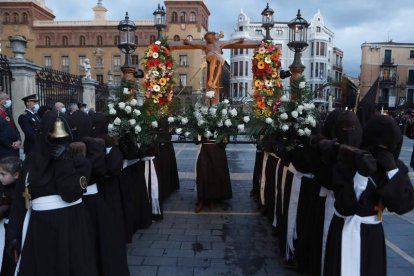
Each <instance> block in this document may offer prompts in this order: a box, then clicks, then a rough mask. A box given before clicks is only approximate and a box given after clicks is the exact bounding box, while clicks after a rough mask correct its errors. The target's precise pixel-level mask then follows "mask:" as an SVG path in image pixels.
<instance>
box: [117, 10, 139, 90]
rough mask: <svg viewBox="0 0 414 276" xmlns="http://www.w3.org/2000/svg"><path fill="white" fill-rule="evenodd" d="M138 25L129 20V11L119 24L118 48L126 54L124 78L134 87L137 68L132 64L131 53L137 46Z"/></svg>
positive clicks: (123, 70) (123, 69)
mask: <svg viewBox="0 0 414 276" xmlns="http://www.w3.org/2000/svg"><path fill="white" fill-rule="evenodd" d="M136 29H137V27H136V26H135V23H134V22H133V21H131V20H129V16H128V12H126V14H125V19H124V20H121V21H120V22H119V24H118V30H119V44H118V48H119V49H120V50H121V51H122V52H123V53H124V54H125V63H124V65H122V67H121V70H122V73H123V76H122V79H123V80H125V81H128V82H129V83H130V85H131V87H133V85H134V84H135V76H134V74H135V71H136V68H135V67H133V66H132V64H131V54H132V53H133V52H134V51H135V49H136V48H137V45H136V44H135V30H136Z"/></svg>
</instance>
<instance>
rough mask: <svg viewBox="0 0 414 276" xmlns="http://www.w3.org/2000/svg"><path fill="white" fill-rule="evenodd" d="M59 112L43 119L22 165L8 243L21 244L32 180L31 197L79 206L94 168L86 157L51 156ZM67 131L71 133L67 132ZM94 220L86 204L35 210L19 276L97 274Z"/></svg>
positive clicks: (28, 230)
mask: <svg viewBox="0 0 414 276" xmlns="http://www.w3.org/2000/svg"><path fill="white" fill-rule="evenodd" d="M56 118H57V113H56V112H48V113H47V114H45V116H44V118H43V120H42V122H41V124H40V127H39V129H40V132H39V135H38V138H37V140H36V144H35V148H34V150H33V152H32V153H31V154H29V155H28V156H27V157H26V159H25V162H24V164H23V168H22V171H21V173H20V177H19V179H18V181H17V185H16V190H15V199H14V201H13V205H12V208H11V214H10V222H9V224H8V231H7V233H6V234H7V237H6V239H7V240H8V241H12V240H15V239H21V231H22V225H23V220H24V216H25V213H26V208H25V204H24V200H23V199H22V193H23V191H24V188H25V183H26V181H25V178H26V175H27V173H29V175H28V183H29V185H28V189H29V192H30V194H31V198H32V200H33V199H36V198H39V197H44V196H49V195H58V196H60V197H61V198H62V200H63V201H66V202H68V203H71V202H75V201H77V200H79V199H80V198H81V197H82V194H83V192H84V189H83V188H82V185H80V183H81V180H82V179H84V178H85V177H86V179H88V178H89V175H90V171H91V165H90V163H89V161H88V160H87V159H85V158H84V157H78V158H72V157H70V156H69V155H68V154H66V152H65V151H64V152H63V154H61V155H59V157H58V158H53V157H52V156H51V154H50V149H51V148H50V147H51V145H52V144H51V141H50V137H49V133H50V132H51V131H52V129H53V126H54V122H55V121H56ZM66 131H68V132H70V130H69V128H67V129H66ZM89 228H90V221H89V218H88V214H87V212H86V210H85V207H84V205H83V204H75V205H72V206H69V207H65V208H60V209H53V210H45V211H36V210H32V211H31V218H30V221H29V224H28V229H27V233H26V240H25V242H24V245H23V249H22V253H21V261H20V270H19V271H20V272H19V274H18V275H39V276H44V275H63V276H75V275H76V276H78V275H85V276H87V275H98V271H97V267H96V260H95V252H94V250H93V249H92V245H91V237H90V232H89Z"/></svg>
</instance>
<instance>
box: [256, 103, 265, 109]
mask: <svg viewBox="0 0 414 276" xmlns="http://www.w3.org/2000/svg"><path fill="white" fill-rule="evenodd" d="M256 105H257V107H258V108H260V109H262V108H264V107H265V104H264V102H257V104H256Z"/></svg>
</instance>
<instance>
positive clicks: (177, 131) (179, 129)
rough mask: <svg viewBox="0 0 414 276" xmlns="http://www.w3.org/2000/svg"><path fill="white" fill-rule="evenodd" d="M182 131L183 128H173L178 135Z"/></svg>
mask: <svg viewBox="0 0 414 276" xmlns="http://www.w3.org/2000/svg"><path fill="white" fill-rule="evenodd" d="M182 132H183V129H182V128H177V129H176V130H175V133H177V134H178V135H179V134H181V133H182Z"/></svg>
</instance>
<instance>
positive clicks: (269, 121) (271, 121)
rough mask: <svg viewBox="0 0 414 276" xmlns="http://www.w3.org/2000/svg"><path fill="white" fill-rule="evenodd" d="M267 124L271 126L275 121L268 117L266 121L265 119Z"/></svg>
mask: <svg viewBox="0 0 414 276" xmlns="http://www.w3.org/2000/svg"><path fill="white" fill-rule="evenodd" d="M265 122H266V123H267V124H269V125H270V124H271V123H273V119H272V118H269V117H267V118H266V119H265Z"/></svg>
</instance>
